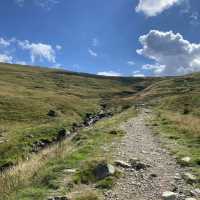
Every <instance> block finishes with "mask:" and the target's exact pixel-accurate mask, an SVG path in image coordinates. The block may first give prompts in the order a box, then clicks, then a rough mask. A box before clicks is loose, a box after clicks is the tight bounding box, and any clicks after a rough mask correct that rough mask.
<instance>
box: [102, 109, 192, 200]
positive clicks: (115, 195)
mask: <svg viewBox="0 0 200 200" xmlns="http://www.w3.org/2000/svg"><path fill="white" fill-rule="evenodd" d="M150 117H151V115H150V114H149V113H148V111H147V110H146V111H145V110H143V111H142V112H141V113H140V114H139V115H138V116H137V117H136V118H133V119H131V120H129V121H128V122H127V123H125V124H124V125H123V129H124V130H125V132H126V136H125V137H124V138H123V139H122V141H121V143H120V144H114V147H113V148H114V152H115V155H114V159H115V160H123V161H126V162H129V159H134V158H139V160H140V162H142V163H146V164H147V165H149V167H148V168H147V169H141V170H135V169H133V168H126V169H125V168H121V170H123V171H124V172H123V176H122V178H120V179H119V180H118V183H117V184H116V185H115V186H114V188H113V189H112V190H110V191H107V192H105V200H161V199H163V198H162V194H163V192H165V191H174V192H175V193H177V194H178V197H177V198H175V199H178V200H183V199H187V197H189V196H190V195H189V193H188V191H189V189H191V188H187V187H188V186H187V187H186V184H185V183H184V180H183V179H182V178H181V177H182V176H181V175H182V174H183V169H182V168H180V166H179V165H178V164H177V163H176V161H175V159H174V158H173V157H172V156H171V155H169V153H168V152H167V151H166V150H165V149H163V148H162V145H161V143H160V141H159V139H158V137H156V136H154V135H153V133H152V131H151V130H150V128H149V127H148V126H146V125H145V124H146V120H147V119H148V118H150ZM169 199H170V198H169ZM172 199H174V198H172Z"/></svg>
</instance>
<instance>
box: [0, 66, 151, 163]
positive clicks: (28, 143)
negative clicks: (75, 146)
mask: <svg viewBox="0 0 200 200" xmlns="http://www.w3.org/2000/svg"><path fill="white" fill-rule="evenodd" d="M152 81H153V79H147V80H146V79H137V78H128V77H127V78H114V77H113V78H108V77H99V76H96V75H89V74H79V73H72V72H64V71H61V70H55V69H44V68H37V67H27V66H19V65H9V64H0V142H1V144H0V167H1V166H3V165H5V164H16V163H18V162H19V161H20V160H21V159H24V158H27V157H28V156H29V154H30V152H31V150H32V145H33V143H34V142H36V141H40V140H42V139H47V140H49V141H51V140H52V139H53V138H54V137H55V136H56V134H57V130H58V129H59V128H66V129H70V128H71V126H72V124H73V123H74V122H76V123H80V122H82V121H83V119H84V117H85V116H86V114H87V113H97V112H99V111H100V110H101V105H102V104H103V105H105V107H106V109H107V110H109V111H112V112H114V113H115V112H121V111H122V110H123V109H125V108H128V107H130V106H131V105H132V104H133V102H132V101H131V100H129V99H127V98H128V97H129V96H132V95H133V94H134V93H136V92H137V91H138V90H139V88H145V87H147V86H148V85H149V84H150V83H151V82H152ZM49 110H54V111H55V112H56V117H49V116H48V115H47V114H48V112H49ZM29 136H31V137H29Z"/></svg>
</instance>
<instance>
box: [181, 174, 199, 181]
mask: <svg viewBox="0 0 200 200" xmlns="http://www.w3.org/2000/svg"><path fill="white" fill-rule="evenodd" d="M183 178H184V179H185V180H186V182H187V183H190V184H192V183H196V182H197V177H196V176H194V175H193V174H190V173H188V172H187V173H184V174H183Z"/></svg>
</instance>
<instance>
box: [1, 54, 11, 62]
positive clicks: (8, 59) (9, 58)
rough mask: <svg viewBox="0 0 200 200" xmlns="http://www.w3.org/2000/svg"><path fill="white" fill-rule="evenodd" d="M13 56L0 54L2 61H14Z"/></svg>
mask: <svg viewBox="0 0 200 200" xmlns="http://www.w3.org/2000/svg"><path fill="white" fill-rule="evenodd" d="M12 60H13V57H12V56H8V55H6V54H0V62H3V63H12Z"/></svg>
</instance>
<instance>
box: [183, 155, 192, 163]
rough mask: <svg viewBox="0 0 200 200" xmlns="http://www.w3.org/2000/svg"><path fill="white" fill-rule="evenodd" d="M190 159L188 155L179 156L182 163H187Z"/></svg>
mask: <svg viewBox="0 0 200 200" xmlns="http://www.w3.org/2000/svg"><path fill="white" fill-rule="evenodd" d="M190 161H191V158H190V157H188V156H186V157H183V158H181V162H182V163H183V164H189V163H190Z"/></svg>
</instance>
